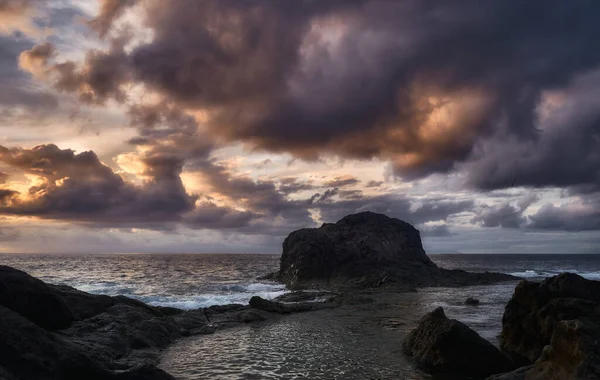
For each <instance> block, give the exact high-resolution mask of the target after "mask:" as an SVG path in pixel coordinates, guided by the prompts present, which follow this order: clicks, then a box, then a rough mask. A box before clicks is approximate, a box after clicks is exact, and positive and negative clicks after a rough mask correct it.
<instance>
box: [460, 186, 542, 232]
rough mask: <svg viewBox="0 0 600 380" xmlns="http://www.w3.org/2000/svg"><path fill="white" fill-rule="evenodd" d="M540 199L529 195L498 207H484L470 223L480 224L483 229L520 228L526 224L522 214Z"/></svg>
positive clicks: (533, 194) (532, 194) (535, 195)
mask: <svg viewBox="0 0 600 380" xmlns="http://www.w3.org/2000/svg"><path fill="white" fill-rule="evenodd" d="M539 199H540V197H539V196H538V195H537V194H535V193H531V194H528V195H525V196H523V197H521V198H520V199H518V200H516V201H514V202H512V203H514V204H511V202H505V203H503V204H501V205H499V206H494V207H488V206H484V207H483V208H482V209H480V210H478V211H477V215H476V216H475V217H474V218H473V219H472V220H471V223H473V224H475V223H480V224H481V225H482V226H483V227H502V228H520V227H522V226H523V225H524V224H525V223H527V218H526V217H525V216H523V212H524V211H525V210H526V209H527V208H528V207H529V206H531V205H532V204H533V203H535V202H537V201H538V200H539Z"/></svg>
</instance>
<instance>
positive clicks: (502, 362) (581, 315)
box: [403, 273, 600, 380]
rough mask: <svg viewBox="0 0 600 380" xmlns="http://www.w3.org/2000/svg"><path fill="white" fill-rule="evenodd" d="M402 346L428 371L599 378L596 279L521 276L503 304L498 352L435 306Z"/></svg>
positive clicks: (544, 379) (545, 379)
mask: <svg viewBox="0 0 600 380" xmlns="http://www.w3.org/2000/svg"><path fill="white" fill-rule="evenodd" d="M403 351H404V353H405V354H407V355H409V356H411V357H413V359H414V360H415V361H416V362H417V363H419V364H420V365H421V366H422V367H423V368H424V369H425V370H427V371H428V372H434V373H436V372H442V373H455V374H460V375H464V376H470V377H475V378H483V377H485V376H486V375H492V376H491V377H489V378H488V379H489V380H588V379H589V380H592V379H600V281H592V280H586V279H584V278H583V277H580V276H578V275H576V274H571V273H563V274H561V275H558V276H554V277H551V278H548V279H546V280H544V281H542V282H530V281H521V282H520V283H519V284H518V285H517V287H516V288H515V291H514V294H513V296H512V298H511V300H510V301H509V302H508V304H507V305H506V308H505V312H504V316H503V318H502V333H501V336H500V349H498V348H496V347H494V346H493V345H492V344H491V343H489V342H487V341H486V340H485V339H483V338H481V337H480V336H479V335H478V334H477V333H476V332H475V331H473V330H471V329H470V328H469V327H467V326H466V325H464V324H462V323H461V322H458V321H456V320H450V319H448V318H447V317H446V316H445V315H444V311H443V309H441V308H438V309H436V310H434V311H432V312H431V313H429V314H427V315H425V316H424V317H423V318H422V319H421V321H420V322H419V326H418V327H417V328H416V329H415V330H413V331H412V332H411V333H410V334H409V335H408V336H407V337H406V339H405V340H404V342H403ZM511 369H512V370H513V371H511V372H507V371H510V370H511ZM502 372H504V373H502Z"/></svg>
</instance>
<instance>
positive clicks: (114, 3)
mask: <svg viewBox="0 0 600 380" xmlns="http://www.w3.org/2000/svg"><path fill="white" fill-rule="evenodd" d="M136 2H137V0H103V1H102V4H101V7H100V13H99V14H98V16H96V17H95V18H94V19H93V20H90V22H89V23H88V24H89V25H90V27H91V28H92V29H94V30H95V31H96V32H98V34H99V35H100V37H104V36H106V33H108V31H109V29H110V28H111V26H112V24H113V22H114V21H115V19H117V18H119V17H120V16H121V15H123V12H125V10H126V9H127V8H128V7H130V6H132V5H134V4H135V3H136Z"/></svg>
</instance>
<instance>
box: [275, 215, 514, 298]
mask: <svg viewBox="0 0 600 380" xmlns="http://www.w3.org/2000/svg"><path fill="white" fill-rule="evenodd" d="M269 278H271V279H276V280H279V281H281V282H283V283H285V284H286V285H287V286H288V287H289V288H298V289H303V288H315V287H316V288H334V289H339V288H341V289H343V288H381V287H383V288H389V287H393V288H396V289H399V290H407V289H414V288H417V287H425V286H466V285H475V284H489V283H494V282H500V281H511V280H516V279H517V277H514V276H510V275H507V274H502V273H487V272H486V273H469V272H466V271H463V270H447V269H443V268H439V267H438V266H437V265H435V263H434V262H433V261H431V259H430V258H429V257H428V256H427V255H426V253H425V250H424V249H423V245H422V243H421V236H420V233H419V231H418V230H417V229H416V228H414V227H413V226H412V225H410V224H409V223H406V222H404V221H401V220H399V219H395V218H390V217H388V216H386V215H383V214H377V213H374V212H361V213H358V214H353V215H348V216H346V217H344V218H343V219H341V220H340V221H338V222H337V223H325V224H323V225H322V226H321V227H320V228H305V229H301V230H298V231H294V232H292V233H291V234H290V235H289V236H288V237H287V238H286V239H285V241H284V242H283V253H282V255H281V264H280V269H279V272H278V273H273V274H272V275H270V276H269Z"/></svg>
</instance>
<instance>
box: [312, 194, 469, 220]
mask: <svg viewBox="0 0 600 380" xmlns="http://www.w3.org/2000/svg"><path fill="white" fill-rule="evenodd" d="M316 207H317V208H318V209H319V211H320V212H321V216H322V219H323V220H324V221H327V222H335V221H337V220H339V219H341V218H342V217H344V216H346V215H348V214H352V213H356V212H362V211H373V212H378V213H382V214H386V215H389V216H391V217H394V218H399V219H401V220H404V221H407V222H409V223H412V224H423V223H427V222H436V221H445V220H446V219H447V218H448V217H449V216H450V215H454V214H459V213H462V212H468V211H473V210H474V207H475V205H474V202H473V201H469V200H466V201H454V200H448V199H440V198H431V199H424V200H416V199H411V198H409V197H405V196H402V195H395V194H384V195H378V196H373V197H363V198H360V199H346V200H340V201H338V202H335V203H319V204H317V205H316Z"/></svg>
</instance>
